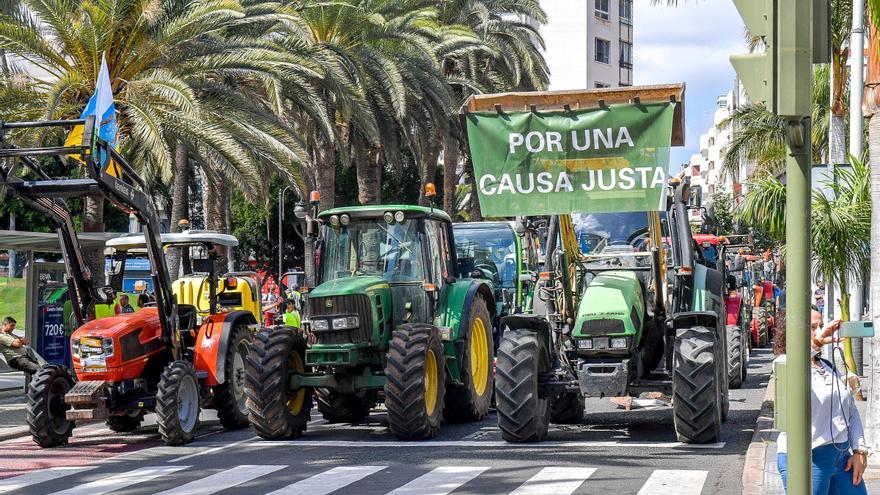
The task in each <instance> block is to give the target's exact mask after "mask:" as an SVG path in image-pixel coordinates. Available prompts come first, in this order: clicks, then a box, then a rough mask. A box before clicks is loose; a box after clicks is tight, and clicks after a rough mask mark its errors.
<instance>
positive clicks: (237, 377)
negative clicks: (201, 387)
mask: <svg viewBox="0 0 880 495" xmlns="http://www.w3.org/2000/svg"><path fill="white" fill-rule="evenodd" d="M250 347H251V332H250V330H248V327H247V326H246V325H236V326H235V327H234V328H233V329H232V334H231V335H230V336H229V347H228V351H227V352H226V363H225V364H226V365H225V368H224V373H225V375H226V377H225V381H224V383H222V384H220V385H217V386H216V387H214V389H213V391H214V405H215V407H216V408H217V418H218V419H219V420H220V424H221V425H223V427H224V428H226V429H227V430H236V429H239V428H244V427H246V426H247V425H248V409H247V395H246V394H245V373H246V372H245V362H246V361H247V356H248V352H249V349H250Z"/></svg>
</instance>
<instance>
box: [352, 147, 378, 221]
mask: <svg viewBox="0 0 880 495" xmlns="http://www.w3.org/2000/svg"><path fill="white" fill-rule="evenodd" d="M352 138H353V140H354V146H352V150H351V153H352V159H353V161H354V166H355V170H356V172H357V186H358V202H359V203H360V204H362V205H377V204H379V203H380V202H381V201H382V149H381V148H379V147H372V148H368V145H367V143H366V142H365V141H364V140H363V138H362V137H360V136H359V135H358V134H357V133H353V134H352Z"/></svg>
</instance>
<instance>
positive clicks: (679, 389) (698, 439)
mask: <svg viewBox="0 0 880 495" xmlns="http://www.w3.org/2000/svg"><path fill="white" fill-rule="evenodd" d="M716 344H717V336H716V335H715V332H714V331H713V330H712V329H711V328H706V327H691V328H681V329H678V330H677V331H676V335H675V354H674V357H673V359H674V363H673V373H672V411H673V420H674V424H675V433H676V435H677V436H678V440H679V441H680V442H687V443H707V442H712V441H716V440H717V439H718V437H719V436H721V421H722V420H721V417H722V415H723V411H722V410H723V408H724V399H723V398H722V397H721V394H722V391H723V387H722V386H721V384H719V383H718V376H719V372H718V369H717V366H721V365H722V363H720V362H719V361H717V360H716V354H715V350H714V348H715V346H716Z"/></svg>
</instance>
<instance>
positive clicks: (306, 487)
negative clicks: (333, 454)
mask: <svg viewBox="0 0 880 495" xmlns="http://www.w3.org/2000/svg"><path fill="white" fill-rule="evenodd" d="M386 467H388V466H340V467H335V468H333V469H329V470H327V471H324V472H322V473H319V474H316V475H314V476H312V477H310V478H306V479H304V480H302V481H297V482H296V483H294V484H292V485H287V486H285V487H284V488H282V489H280V490H275V491H274V492H272V493H269V494H267V495H327V494H328V493H331V492H335V491H336V490H339V489H341V488H345V487H346V486H348V485H350V484H352V483H354V482H356V481H360V480H362V479H364V478H366V477H367V476H369V475H371V474H373V473H378V472H379V471H381V470H383V469H385V468H386Z"/></svg>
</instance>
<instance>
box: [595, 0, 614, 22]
mask: <svg viewBox="0 0 880 495" xmlns="http://www.w3.org/2000/svg"><path fill="white" fill-rule="evenodd" d="M609 2H610V0H596V17H598V18H599V19H604V20H606V21H607V20H608V19H609V18H610V17H611V16H610V15H609V14H608V12H609V9H608V3H609Z"/></svg>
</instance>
